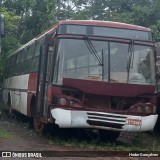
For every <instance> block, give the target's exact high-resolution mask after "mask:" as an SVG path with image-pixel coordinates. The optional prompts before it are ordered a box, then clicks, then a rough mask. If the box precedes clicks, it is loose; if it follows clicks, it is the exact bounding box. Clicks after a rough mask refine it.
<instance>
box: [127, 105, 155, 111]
mask: <svg viewBox="0 0 160 160" xmlns="http://www.w3.org/2000/svg"><path fill="white" fill-rule="evenodd" d="M129 111H131V112H137V113H144V114H152V113H156V107H155V106H153V105H152V104H151V103H139V104H135V105H133V106H132V107H131V108H130V109H129Z"/></svg>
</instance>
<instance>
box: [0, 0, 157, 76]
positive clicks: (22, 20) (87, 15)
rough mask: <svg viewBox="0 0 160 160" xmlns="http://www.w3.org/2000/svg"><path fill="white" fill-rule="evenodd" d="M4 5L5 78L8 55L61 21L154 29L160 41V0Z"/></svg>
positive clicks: (0, 1) (11, 1)
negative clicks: (93, 22) (104, 21)
mask: <svg viewBox="0 0 160 160" xmlns="http://www.w3.org/2000/svg"><path fill="white" fill-rule="evenodd" d="M0 5H1V8H0V13H2V14H4V15H5V19H6V37H5V38H3V40H2V45H3V48H2V54H1V56H0V62H1V63H0V77H3V74H4V63H5V57H6V55H8V54H10V53H11V52H13V51H14V50H15V49H17V48H18V47H20V46H21V44H24V43H26V42H28V41H30V40H31V39H32V38H34V37H35V36H37V35H38V34H40V33H41V32H42V31H43V30H45V29H47V28H48V27H49V26H51V25H53V24H54V23H56V22H58V21H60V20H65V19H83V20H87V19H96V20H108V21H119V22H124V23H131V24H136V25H141V26H144V27H149V28H151V29H152V31H153V37H154V40H155V41H159V40H160V38H159V37H160V30H158V29H157V26H158V25H157V24H158V21H159V20H160V12H159V10H160V0H137V1H135V0H43V1H42V0H0ZM2 55H3V56H2Z"/></svg>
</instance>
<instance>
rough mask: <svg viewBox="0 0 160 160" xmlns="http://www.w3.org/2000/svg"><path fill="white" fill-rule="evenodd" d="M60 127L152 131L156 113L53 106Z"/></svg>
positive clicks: (54, 115)
mask: <svg viewBox="0 0 160 160" xmlns="http://www.w3.org/2000/svg"><path fill="white" fill-rule="evenodd" d="M51 114H52V117H53V118H54V119H55V123H56V124H57V125H58V126H59V127H60V128H93V129H94V128H95V129H106V130H114V131H126V132H144V131H152V130H153V128H154V126H155V124H156V121H157V117H158V115H149V116H132V115H122V114H115V113H113V114H112V113H104V112H94V111H77V110H65V109H61V108H55V109H52V110H51Z"/></svg>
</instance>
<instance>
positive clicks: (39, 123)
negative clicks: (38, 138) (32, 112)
mask: <svg viewBox="0 0 160 160" xmlns="http://www.w3.org/2000/svg"><path fill="white" fill-rule="evenodd" d="M33 126H34V130H35V132H36V133H42V131H43V129H44V126H45V124H44V123H43V122H42V121H41V120H40V118H36V117H33Z"/></svg>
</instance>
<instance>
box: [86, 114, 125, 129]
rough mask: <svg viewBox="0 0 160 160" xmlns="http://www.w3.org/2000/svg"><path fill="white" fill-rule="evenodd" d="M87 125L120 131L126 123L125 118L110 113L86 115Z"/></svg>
mask: <svg viewBox="0 0 160 160" xmlns="http://www.w3.org/2000/svg"><path fill="white" fill-rule="evenodd" d="M87 117H88V120H87V123H88V124H89V125H94V126H103V127H111V128H116V129H121V128H122V127H123V126H124V125H125V123H126V118H127V117H126V116H123V115H116V114H111V113H93V112H88V113H87Z"/></svg>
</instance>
